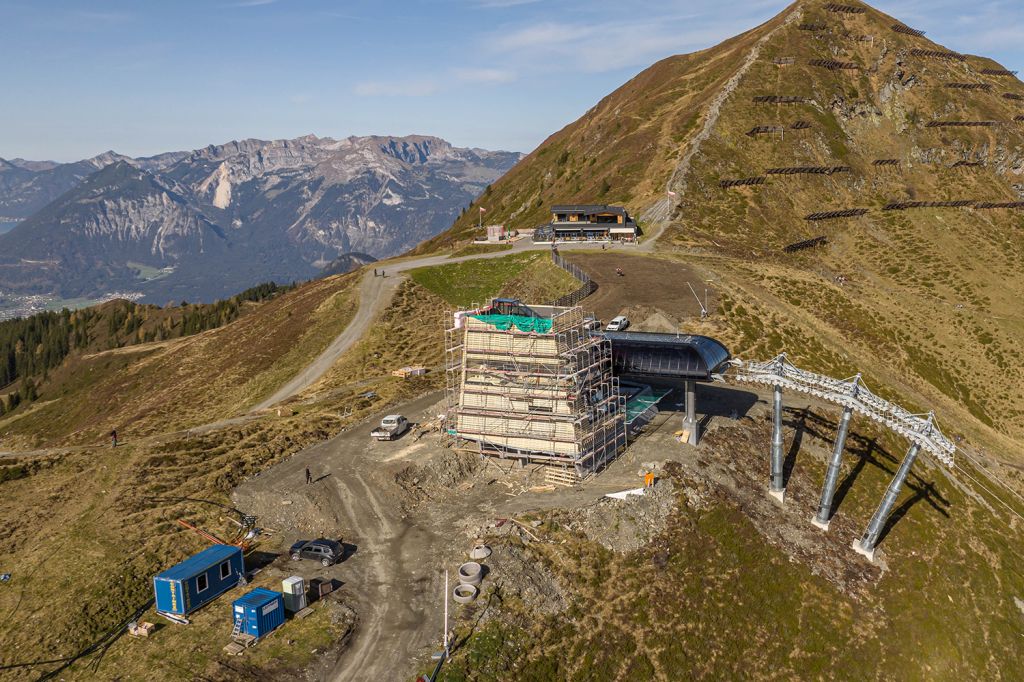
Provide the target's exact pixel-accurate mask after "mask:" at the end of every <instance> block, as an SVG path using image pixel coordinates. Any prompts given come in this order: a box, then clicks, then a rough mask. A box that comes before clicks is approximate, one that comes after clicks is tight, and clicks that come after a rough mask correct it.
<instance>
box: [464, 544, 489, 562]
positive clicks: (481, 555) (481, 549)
mask: <svg viewBox="0 0 1024 682" xmlns="http://www.w3.org/2000/svg"><path fill="white" fill-rule="evenodd" d="M489 556H491V548H490V547H488V546H487V545H477V546H476V547H474V548H473V549H472V551H470V553H469V558H470V559H474V560H476V561H480V560H481V559H486V558H487V557H489Z"/></svg>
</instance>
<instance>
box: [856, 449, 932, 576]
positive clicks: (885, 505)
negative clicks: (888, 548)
mask: <svg viewBox="0 0 1024 682" xmlns="http://www.w3.org/2000/svg"><path fill="white" fill-rule="evenodd" d="M920 451H921V445H920V444H919V443H914V444H913V445H911V446H910V450H908V451H907V455H906V457H904V458H903V462H902V463H901V464H900V468H899V469H898V470H897V471H896V475H895V476H894V477H893V479H892V483H890V484H889V489H888V490H886V491H885V497H883V498H882V504H880V505H878V509H877V510H876V511H875V515H874V516H872V517H871V522H870V523H869V524H868V529H867V530H866V531H864V535H862V536H861V538H860V540H854V542H853V548H854V549H855V550H857V552H858V553H859V554H863V555H864V556H866V557H867V558H868V561H874V560H875V543H877V542H878V536H879V535H881V534H882V527H883V526H884V525H885V521H886V519H887V518H889V512H891V511H892V506H893V505H894V504H895V503H896V498H897V497H899V494H900V488H902V487H903V482H904V481H905V480H906V478H907V474H909V473H910V467H912V466H913V465H914V460H915V459H917V453H919V452H920Z"/></svg>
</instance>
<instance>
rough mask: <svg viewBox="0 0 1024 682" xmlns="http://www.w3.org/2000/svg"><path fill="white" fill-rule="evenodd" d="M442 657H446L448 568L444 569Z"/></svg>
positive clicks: (447, 652) (447, 653)
mask: <svg viewBox="0 0 1024 682" xmlns="http://www.w3.org/2000/svg"><path fill="white" fill-rule="evenodd" d="M443 642H444V657H445V658H448V655H449V653H450V652H449V651H448V569H447V568H446V569H444V638H443Z"/></svg>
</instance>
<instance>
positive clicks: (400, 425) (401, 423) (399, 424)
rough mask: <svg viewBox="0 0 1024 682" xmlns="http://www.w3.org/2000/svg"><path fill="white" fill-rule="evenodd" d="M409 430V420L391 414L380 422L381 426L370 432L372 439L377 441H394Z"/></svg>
mask: <svg viewBox="0 0 1024 682" xmlns="http://www.w3.org/2000/svg"><path fill="white" fill-rule="evenodd" d="M408 428H409V420H408V419H406V418H405V417H403V416H402V415H400V414H389V415H388V416H386V417H384V418H383V419H381V420H380V426H378V427H377V428H375V429H374V430H373V431H370V437H371V438H376V439H377V440H394V439H396V438H398V437H399V436H401V435H402V434H403V433H405V432H406V430H407V429H408Z"/></svg>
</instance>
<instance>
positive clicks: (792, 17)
mask: <svg viewBox="0 0 1024 682" xmlns="http://www.w3.org/2000/svg"><path fill="white" fill-rule="evenodd" d="M802 16H803V13H802V12H801V11H800V10H799V9H797V10H795V11H793V12H791V13H790V14H789V16H787V17H786V20H785V21H783V22H782V23H781V24H779V25H778V26H776V27H775V28H773V29H772V30H771V31H769V32H768V33H766V34H765V35H763V36H761V38H759V39H758V41H757V42H756V43H754V46H753V47H752V48H750V52H748V53H747V56H746V57H745V58H744V60H743V63H742V64H740V67H739V68H738V69H736V73H734V74H733V75H732V77H731V78H729V80H728V81H726V83H725V85H724V86H723V87H722V89H721V90H719V91H718V94H716V95H715V97H714V99H712V100H711V104H709V105H708V109H707V113H706V114H705V115H704V125H702V126H701V129H700V132H698V133H697V134H696V135H695V136H694V138H693V140H692V141H691V142H690V145H689V147H687V149H686V152H685V153H684V154H683V158H682V159H680V160H679V163H678V164H676V167H675V169H674V170H673V171H672V175H671V176H670V177H669V179H668V183H666V185H665V192H666V196H665V198H664V199H659V200H658V201H656V202H654V204H653V205H652V206H651V207H650V208H648V209H647V210H646V211H644V213H643V214H642V215H641V218H642V219H643V220H644V221H645V222H650V223H657V224H660V225H662V229H664V225H665V224H667V223H668V221H669V219H671V217H672V211H673V209H674V208H675V206H677V205H678V204H679V201H678V197H681V196H684V195H685V194H686V181H687V175H688V174H689V172H690V164H691V163H692V162H693V159H694V157H695V156H696V155H697V153H698V152H700V148H701V145H702V144H704V142H706V141H707V140H708V138H710V137H711V133H712V132H714V129H715V126H716V125H717V124H718V117H719V115H720V114H721V113H722V105H724V104H725V102H726V100H728V99H729V98H730V97H731V96H732V94H733V93H734V92H736V88H737V87H739V84H740V81H741V80H743V77H744V76H745V75H746V74H747V71H749V70H750V67H751V66H753V65H754V63H755V62H757V60H758V59H759V58H760V57H761V48H763V47H764V46H765V45H766V44H767V43H768V41H769V40H771V39H772V37H773V36H774V35H775V34H776V33H777V32H778V31H780V30H782V29H783V28H786V27H787V26H789V25H790V24H792V23H793V22H795V21H798V20H799V19H800V18H801V17H802ZM668 192H673V193H675V195H676V201H673V200H672V197H671V196H668ZM659 234H660V233H659Z"/></svg>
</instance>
